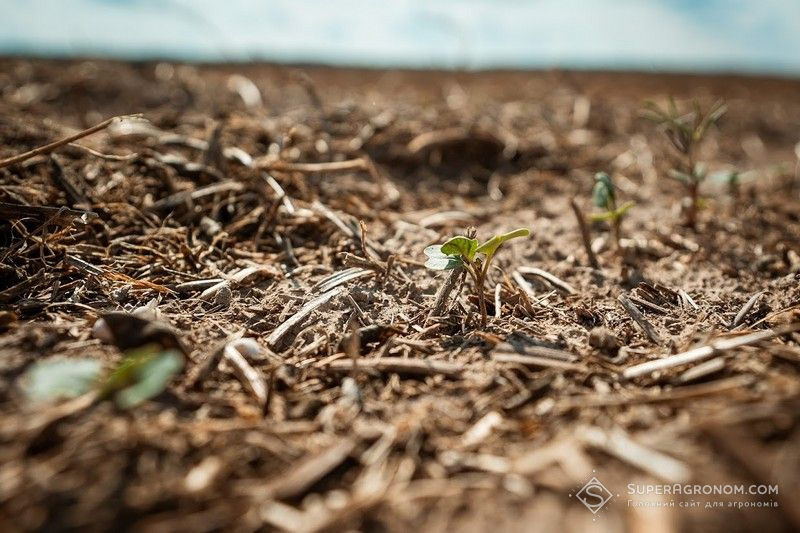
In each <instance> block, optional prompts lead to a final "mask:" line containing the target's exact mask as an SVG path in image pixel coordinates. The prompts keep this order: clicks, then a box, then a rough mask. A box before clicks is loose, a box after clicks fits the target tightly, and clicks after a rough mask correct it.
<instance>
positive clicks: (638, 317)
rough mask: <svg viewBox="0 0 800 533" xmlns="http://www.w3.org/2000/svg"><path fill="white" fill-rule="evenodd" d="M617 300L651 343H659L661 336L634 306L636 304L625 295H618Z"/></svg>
mask: <svg viewBox="0 0 800 533" xmlns="http://www.w3.org/2000/svg"><path fill="white" fill-rule="evenodd" d="M617 301H618V302H619V303H620V304H621V305H622V307H623V308H624V309H625V310H626V311H627V312H628V314H629V315H630V316H631V318H632V319H633V321H634V322H635V323H636V324H637V325H638V326H639V328H641V330H642V332H644V334H645V336H646V337H647V338H648V339H649V340H650V342H652V343H653V344H661V338H660V337H659V336H658V333H656V330H655V328H654V327H653V325H652V324H651V323H650V322H648V321H647V319H646V318H645V317H644V315H643V314H642V312H641V311H640V310H639V308H638V307H636V304H634V303H633V302H632V301H631V300H630V299H629V298H628V297H627V296H625V295H620V297H619V298H617Z"/></svg>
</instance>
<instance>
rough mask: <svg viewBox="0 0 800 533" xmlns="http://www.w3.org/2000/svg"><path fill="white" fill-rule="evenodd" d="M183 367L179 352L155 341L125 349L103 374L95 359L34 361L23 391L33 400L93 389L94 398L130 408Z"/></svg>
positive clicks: (155, 392)
mask: <svg viewBox="0 0 800 533" xmlns="http://www.w3.org/2000/svg"><path fill="white" fill-rule="evenodd" d="M182 368H183V356H182V355H181V354H180V352H178V351H177V350H172V349H167V350H164V349H163V348H162V347H161V346H159V345H157V344H155V343H154V344H148V345H145V346H143V347H141V348H138V349H135V350H129V351H127V352H126V353H125V358H124V359H123V360H122V361H121V362H120V363H119V365H117V367H116V368H114V369H113V370H111V371H110V372H109V373H108V374H106V375H104V373H103V369H102V366H101V364H100V362H99V361H97V360H96V359H88V358H86V359H55V360H49V361H42V362H39V363H36V364H35V365H33V367H32V368H31V369H30V370H29V371H28V372H27V373H26V374H25V379H24V383H25V386H24V391H25V393H26V395H27V396H28V398H29V399H31V400H34V401H52V400H55V399H58V398H74V397H77V396H80V395H82V394H86V393H89V392H92V391H94V393H96V398H97V400H106V399H109V400H110V399H113V400H114V402H115V403H116V404H117V406H119V407H120V408H122V409H131V408H133V407H136V406H138V405H140V404H141V403H143V402H144V401H146V400H149V399H150V398H153V397H155V396H158V395H159V394H161V393H162V392H163V391H164V390H165V389H166V387H167V384H168V383H169V381H170V380H171V379H172V377H173V376H174V375H175V374H177V373H178V372H179V371H180V370H181V369H182Z"/></svg>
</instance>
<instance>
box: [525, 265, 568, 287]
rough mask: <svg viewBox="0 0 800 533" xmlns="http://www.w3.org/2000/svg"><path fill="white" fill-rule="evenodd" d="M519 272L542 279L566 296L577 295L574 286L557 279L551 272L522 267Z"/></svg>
mask: <svg viewBox="0 0 800 533" xmlns="http://www.w3.org/2000/svg"><path fill="white" fill-rule="evenodd" d="M517 272H519V273H521V274H530V275H531V276H536V277H538V278H542V279H543V280H545V281H546V282H548V283H549V284H550V285H552V286H553V287H555V288H556V289H559V290H560V291H561V292H564V293H566V294H576V293H577V291H576V290H575V288H574V287H573V286H572V285H570V284H569V283H567V282H566V281H564V280H562V279H560V278H557V277H556V276H554V275H553V274H551V273H549V272H546V271H544V270H542V269H540V268H535V267H527V266H521V267H519V268H517Z"/></svg>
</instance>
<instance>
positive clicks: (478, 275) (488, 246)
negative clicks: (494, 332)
mask: <svg viewBox="0 0 800 533" xmlns="http://www.w3.org/2000/svg"><path fill="white" fill-rule="evenodd" d="M530 233H531V232H530V231H529V230H528V229H527V228H520V229H516V230H514V231H511V232H508V233H504V234H502V235H495V236H494V237H492V238H491V239H489V240H488V241H486V242H484V243H483V244H480V245H479V244H478V240H477V239H473V238H470V237H465V236H463V235H459V236H457V237H453V238H452V239H450V240H449V241H447V242H445V243H444V244H435V245H433V246H428V247H427V248H425V255H426V256H428V260H427V261H426V262H425V266H426V267H428V268H430V269H432V270H453V269H455V268H463V269H464V270H465V271H466V272H467V274H469V276H470V278H471V279H472V283H473V286H474V288H475V295H476V296H477V298H478V307H479V308H480V311H481V327H486V322H487V313H486V295H485V292H484V286H485V284H486V277H487V275H488V273H489V266H490V265H491V263H492V259H494V257H495V255H496V254H497V250H498V249H500V247H501V246H502V245H503V244H504V243H505V242H506V241H509V240H511V239H515V238H517V237H527V236H528V235H530Z"/></svg>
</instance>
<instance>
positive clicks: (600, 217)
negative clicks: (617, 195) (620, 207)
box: [589, 211, 617, 222]
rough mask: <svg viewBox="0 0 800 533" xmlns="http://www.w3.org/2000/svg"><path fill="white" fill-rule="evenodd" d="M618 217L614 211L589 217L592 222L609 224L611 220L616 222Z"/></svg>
mask: <svg viewBox="0 0 800 533" xmlns="http://www.w3.org/2000/svg"><path fill="white" fill-rule="evenodd" d="M615 218H617V217H616V213H615V212H614V211H604V212H602V213H594V214H592V215H590V216H589V219H590V220H591V221H592V222H607V221H609V220H614V219H615Z"/></svg>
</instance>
